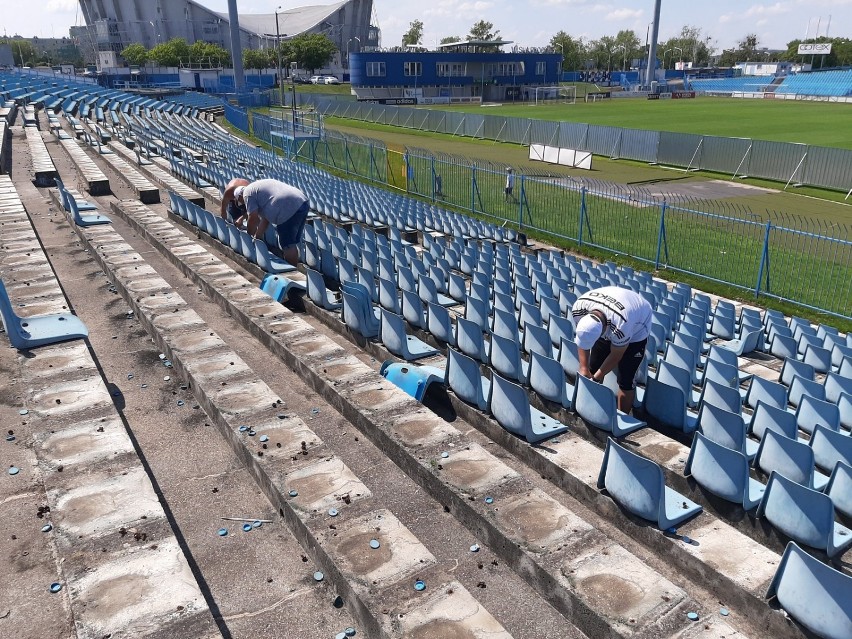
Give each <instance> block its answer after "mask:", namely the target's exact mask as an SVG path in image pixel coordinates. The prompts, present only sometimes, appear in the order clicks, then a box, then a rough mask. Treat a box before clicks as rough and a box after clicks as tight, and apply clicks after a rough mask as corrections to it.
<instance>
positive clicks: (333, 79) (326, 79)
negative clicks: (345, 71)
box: [323, 75, 340, 84]
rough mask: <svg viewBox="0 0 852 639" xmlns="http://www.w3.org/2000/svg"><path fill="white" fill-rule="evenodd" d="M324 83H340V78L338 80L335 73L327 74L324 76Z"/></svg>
mask: <svg viewBox="0 0 852 639" xmlns="http://www.w3.org/2000/svg"><path fill="white" fill-rule="evenodd" d="M323 83H324V84H340V80H338V79H337V78H336V77H334V76H333V75H327V76H324V77H323Z"/></svg>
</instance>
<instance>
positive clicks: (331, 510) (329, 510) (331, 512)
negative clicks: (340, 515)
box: [328, 508, 337, 517]
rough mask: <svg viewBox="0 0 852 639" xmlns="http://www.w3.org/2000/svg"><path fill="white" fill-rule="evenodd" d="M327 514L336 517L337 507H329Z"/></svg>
mask: <svg viewBox="0 0 852 639" xmlns="http://www.w3.org/2000/svg"><path fill="white" fill-rule="evenodd" d="M328 514H329V515H331V516H332V517H337V508H329V509H328Z"/></svg>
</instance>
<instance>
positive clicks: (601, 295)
mask: <svg viewBox="0 0 852 639" xmlns="http://www.w3.org/2000/svg"><path fill="white" fill-rule="evenodd" d="M586 295H587V296H588V297H596V298H600V299H602V300H606V301H607V302H609V303H610V304H612V305H613V306H615V307H616V308H617V309H618V310H619V311H623V310H624V304H622V303H621V302H619V301H618V300H617V299H615V298H614V297H612V296H611V295H606V294H605V293H600V292H598V291H589V292H588V293H586Z"/></svg>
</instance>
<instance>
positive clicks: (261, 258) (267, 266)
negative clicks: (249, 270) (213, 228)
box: [216, 218, 296, 273]
mask: <svg viewBox="0 0 852 639" xmlns="http://www.w3.org/2000/svg"><path fill="white" fill-rule="evenodd" d="M216 219H217V223H218V222H219V221H221V222H222V223H223V224H224V223H225V220H223V219H222V218H216ZM254 251H255V258H256V260H257V265H258V266H259V267H260V268H262V269H263V270H264V271H266V272H267V273H289V272H291V271H295V270H296V267H295V266H293V265H292V264H290V263H289V262H285V261H284V260H282V259H279V258H278V257H276V256H275V255H272V253H270V252H269V247H268V246H266V242H264V241H263V240H262V239H256V240H254Z"/></svg>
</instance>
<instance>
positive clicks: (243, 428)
mask: <svg viewBox="0 0 852 639" xmlns="http://www.w3.org/2000/svg"><path fill="white" fill-rule="evenodd" d="M248 429H249V427H248V426H240V432H241V433H244V432H246V431H247V430H248Z"/></svg>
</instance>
